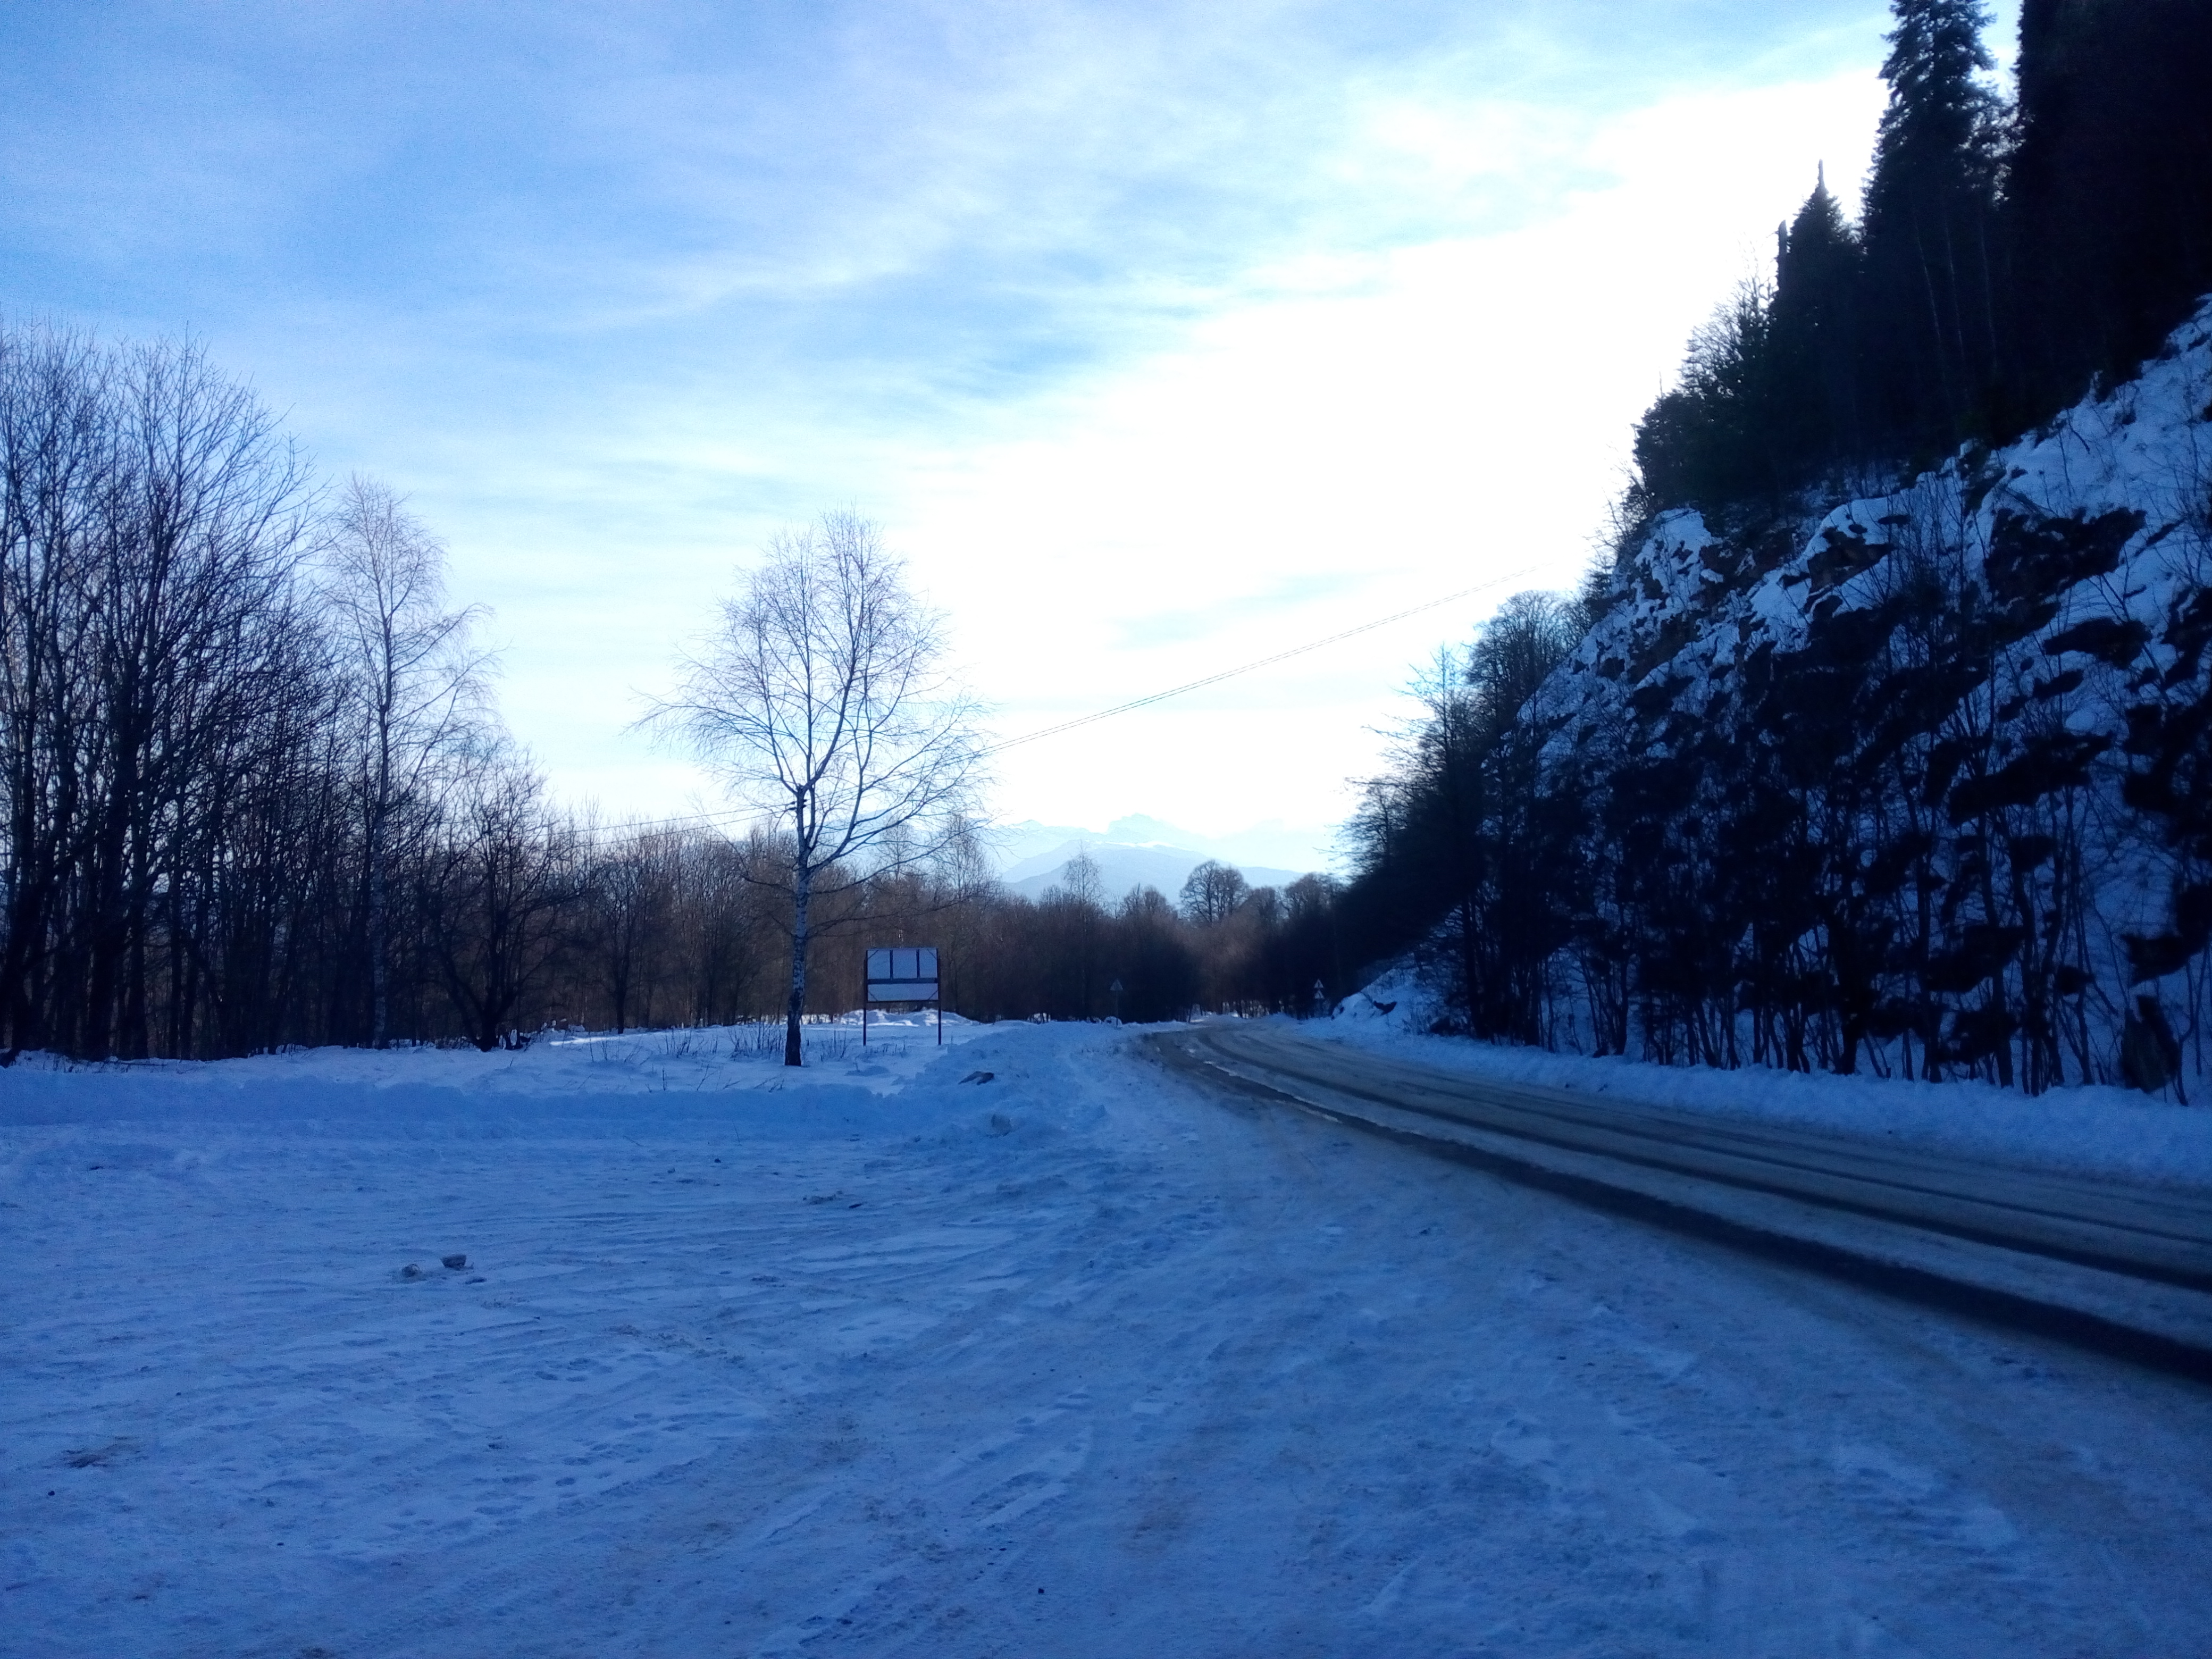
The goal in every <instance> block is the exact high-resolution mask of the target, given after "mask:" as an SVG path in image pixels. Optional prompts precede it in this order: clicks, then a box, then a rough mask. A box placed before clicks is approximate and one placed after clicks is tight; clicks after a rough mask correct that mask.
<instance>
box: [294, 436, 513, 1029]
mask: <svg viewBox="0 0 2212 1659" xmlns="http://www.w3.org/2000/svg"><path fill="white" fill-rule="evenodd" d="M445 567H446V550H445V548H444V546H443V545H442V544H441V543H440V542H439V541H438V539H437V538H435V537H434V536H433V535H431V534H430V532H428V530H427V529H425V528H424V527H423V526H422V523H421V521H420V520H416V518H415V517H414V516H413V515H412V514H410V513H408V512H406V511H405V510H404V506H403V504H402V502H401V501H400V499H399V497H398V496H397V495H393V494H392V490H391V489H389V488H388V487H387V486H386V485H384V484H381V483H377V482H376V481H375V480H374V479H372V478H364V477H362V476H361V475H360V474H358V473H356V474H355V475H354V477H351V478H349V480H347V483H346V485H345V488H344V489H343V492H342V493H341V495H340V496H339V499H338V503H337V512H336V513H335V514H334V515H333V517H332V520H331V537H330V541H329V544H328V546H327V548H326V549H325V555H324V570H325V579H324V582H323V586H322V598H323V604H324V607H325V611H326V612H327V614H328V616H329V617H330V623H331V631H332V633H333V634H334V635H335V636H336V638H335V641H334V644H335V648H336V651H337V659H338V663H339V670H338V671H339V675H340V678H341V679H342V681H343V684H344V686H345V688H346V691H347V701H348V704H349V712H350V714H351V715H352V718H353V721H354V723H355V726H356V731H355V733H354V736H355V740H356V742H357V743H358V744H360V753H359V760H358V766H359V776H358V778H357V781H356V790H357V792H358V797H359V801H360V810H361V817H362V823H361V834H362V880H363V886H364V892H363V894H362V902H363V910H364V927H363V931H364V933H365V935H366V938H365V940H364V945H365V947H366V951H367V954H368V973H369V1041H370V1042H371V1043H372V1044H373V1045H374V1047H376V1048H382V1047H383V1046H384V1045H385V1043H386V1041H387V1040H388V1039H389V1037H390V1035H391V991H390V983H391V951H392V939H391V906H392V898H391V887H392V842H393V839H394V836H395V835H396V833H397V832H398V827H399V825H400V823H402V821H403V820H404V819H405V817H407V815H408V814H409V813H410V811H412V810H413V809H414V808H416V807H417V806H419V805H422V803H423V800H424V798H425V796H426V794H428V793H430V792H429V788H428V786H429V784H430V781H431V778H432V775H433V774H434V773H435V771H436V770H437V769H438V768H439V767H440V765H441V763H444V762H445V761H447V760H448V759H450V758H452V757H453V755H454V753H455V751H456V750H459V748H460V747H461V746H462V744H464V742H465V739H466V738H468V736H469V735H470V733H471V731H472V729H473V728H474V727H475V726H477V724H478V723H479V720H480V718H481V716H482V714H483V677H484V673H485V671H486V670H487V669H488V668H489V665H490V660H491V659H490V655H489V653H486V652H478V651H475V650H473V649H471V646H470V644H469V629H470V626H471V623H474V622H475V621H476V620H477V618H478V617H480V616H481V615H482V614H483V613H482V611H481V609H480V608H479V607H476V606H471V607H470V608H469V609H467V610H465V611H448V610H447V609H446V608H445V598H446V580H445V574H446V572H445Z"/></svg>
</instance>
